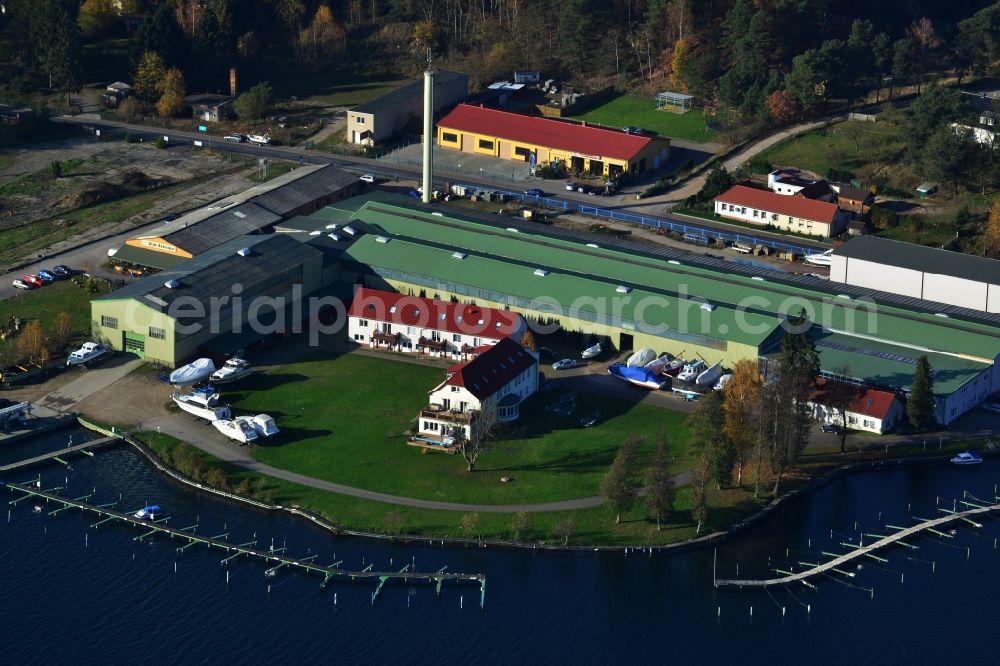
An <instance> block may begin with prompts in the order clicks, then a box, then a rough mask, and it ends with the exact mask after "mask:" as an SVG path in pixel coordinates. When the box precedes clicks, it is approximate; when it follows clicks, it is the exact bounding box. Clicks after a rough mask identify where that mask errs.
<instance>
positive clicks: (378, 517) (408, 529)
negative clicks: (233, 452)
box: [139, 432, 762, 546]
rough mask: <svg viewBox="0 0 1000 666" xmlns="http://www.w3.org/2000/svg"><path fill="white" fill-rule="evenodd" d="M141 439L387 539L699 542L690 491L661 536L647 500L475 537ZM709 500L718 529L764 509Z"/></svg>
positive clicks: (502, 517)
mask: <svg viewBox="0 0 1000 666" xmlns="http://www.w3.org/2000/svg"><path fill="white" fill-rule="evenodd" d="M139 436H140V438H141V439H143V440H144V441H145V442H146V443H147V444H149V445H150V447H151V448H152V449H153V450H154V451H155V452H156V453H157V455H159V456H160V457H161V458H163V459H164V461H165V462H166V463H167V464H169V465H171V466H172V467H174V468H176V469H179V470H180V471H181V472H182V473H184V474H186V475H188V476H193V477H197V478H198V479H199V480H201V481H205V482H208V483H210V484H211V485H217V486H218V485H221V484H224V487H226V488H227V489H230V490H233V491H235V492H237V493H238V494H242V495H247V496H252V497H256V498H257V499H261V500H264V501H267V502H271V503H279V504H282V505H283V506H300V507H303V508H306V509H309V510H310V511H313V512H315V513H318V514H320V515H322V516H323V517H325V518H326V519H327V520H329V521H330V522H332V523H333V524H335V525H337V526H338V527H341V528H344V529H350V530H358V531H363V532H374V533H383V534H384V533H386V532H388V531H389V529H388V526H389V522H390V521H389V520H387V515H388V514H390V513H396V512H398V515H399V517H400V519H401V522H400V523H399V524H398V525H399V527H398V530H399V531H400V532H401V533H402V534H404V535H422V536H434V537H465V538H475V537H482V538H485V539H491V540H504V541H510V540H519V541H524V542H533V543H549V544H556V543H562V538H561V537H559V536H556V530H555V525H556V524H558V523H560V522H562V521H565V520H566V519H568V518H571V519H572V520H573V522H574V523H575V528H574V530H573V536H571V537H570V540H569V545H571V546H572V545H598V544H600V545H609V546H630V545H644V544H664V543H672V542H676V541H681V540H684V539H690V538H692V537H693V536H695V530H694V524H693V523H692V522H691V518H690V492H689V491H688V489H686V488H683V489H681V490H680V491H679V492H678V497H677V501H676V504H675V511H674V512H673V513H672V514H671V515H670V517H669V519H668V520H666V521H664V523H663V525H662V530H661V531H657V530H656V527H655V525H654V523H653V522H652V521H650V520H648V519H646V518H645V510H644V507H643V506H642V502H641V500H640V502H639V504H638V505H637V506H636V507H635V508H634V509H633V510H632V511H631V512H630V513H628V514H626V515H625V516H623V518H622V522H621V524H615V515H614V512H613V511H612V510H611V509H610V508H608V507H607V506H601V507H597V508H594V509H583V510H579V511H559V512H542V513H531V514H527V519H526V525H525V527H524V528H523V529H522V530H520V532H519V534H516V535H515V534H514V533H513V529H512V523H513V520H514V514H512V513H483V514H480V519H481V523H482V525H481V528H480V529H479V530H477V532H478V533H477V534H469V533H466V532H464V531H463V530H462V527H461V526H462V518H463V516H464V515H465V514H463V513H461V512H458V511H430V510H426V509H413V508H409V507H403V506H396V505H391V504H383V503H381V502H373V501H370V500H362V499H356V498H353V497H347V496H345V495H337V494H334V493H328V492H324V491H321V490H316V489H314V488H309V487H306V486H301V485H298V484H295V483H290V482H287V481H282V480H280V479H274V478H272V477H267V476H262V475H260V474H257V473H255V472H250V471H248V470H245V469H242V468H238V467H235V466H233V465H230V464H227V463H224V462H222V461H220V460H218V459H216V458H213V457H212V456H210V455H209V454H207V453H204V452H202V451H200V450H198V449H195V448H194V447H192V446H190V445H188V444H185V443H183V442H179V441H178V440H176V439H173V438H171V437H169V436H167V435H160V434H158V433H151V432H144V433H140V435H139ZM425 457H426V456H425ZM213 469H218V470H220V471H221V474H218V473H214V472H212V470H213ZM213 476H214V478H213ZM220 482H221V483H220ZM709 496H710V502H711V504H712V509H711V511H710V513H709V524H708V530H710V531H711V530H715V529H721V528H723V527H725V526H728V525H731V524H732V523H734V522H736V521H738V520H740V519H742V518H744V517H746V516H747V515H748V514H749V513H751V512H753V511H755V510H756V509H758V508H759V507H760V506H761V505H762V502H760V501H756V500H754V499H753V494H752V493H751V492H749V491H747V490H725V491H721V492H719V491H716V490H715V489H714V487H713V488H710V489H709ZM393 531H394V532H395V531H396V530H393Z"/></svg>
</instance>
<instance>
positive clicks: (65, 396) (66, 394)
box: [36, 354, 143, 413]
mask: <svg viewBox="0 0 1000 666" xmlns="http://www.w3.org/2000/svg"><path fill="white" fill-rule="evenodd" d="M142 363H143V362H142V359H140V358H138V357H136V356H133V355H131V354H117V355H115V356H114V357H112V358H111V359H109V360H108V361H106V362H105V363H102V364H101V365H98V366H95V367H92V368H72V369H69V370H66V372H75V373H79V377H77V378H76V379H74V380H73V381H71V382H69V383H68V384H65V385H63V386H61V387H60V388H58V389H56V390H55V391H52V392H51V393H49V394H48V395H45V396H43V397H41V398H39V399H38V400H37V401H36V402H37V403H38V404H40V405H44V406H46V407H48V408H49V409H53V410H55V411H57V412H64V413H65V412H69V411H71V410H72V408H73V407H75V406H76V405H77V403H80V402H82V401H83V400H84V399H86V398H89V397H90V396H92V395H93V394H95V393H97V392H98V391H100V390H102V389H105V388H107V387H109V386H111V385H112V384H114V383H115V382H117V381H118V380H119V379H121V378H122V377H124V376H125V375H127V374H129V373H130V372H132V371H133V370H135V369H136V368H138V367H139V366H140V365H142Z"/></svg>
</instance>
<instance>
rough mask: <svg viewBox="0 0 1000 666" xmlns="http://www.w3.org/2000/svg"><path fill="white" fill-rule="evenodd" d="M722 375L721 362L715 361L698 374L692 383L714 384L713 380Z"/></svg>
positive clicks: (700, 384)
mask: <svg viewBox="0 0 1000 666" xmlns="http://www.w3.org/2000/svg"><path fill="white" fill-rule="evenodd" d="M721 376H722V363H716V364H715V365H713V366H712V367H710V368H708V369H707V370H705V371H704V372H702V373H701V374H699V375H698V377H697V379H695V380H694V383H695V384H697V385H698V386H715V382H716V381H717V380H718V379H719V377H721Z"/></svg>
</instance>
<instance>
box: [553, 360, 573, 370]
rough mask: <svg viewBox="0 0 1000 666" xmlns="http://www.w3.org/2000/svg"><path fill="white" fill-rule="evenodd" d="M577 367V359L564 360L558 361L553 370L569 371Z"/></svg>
mask: <svg viewBox="0 0 1000 666" xmlns="http://www.w3.org/2000/svg"><path fill="white" fill-rule="evenodd" d="M575 367H576V359H572V358H564V359H563V360H561V361H556V362H555V363H553V364H552V369H553V370H569V369H570V368H575Z"/></svg>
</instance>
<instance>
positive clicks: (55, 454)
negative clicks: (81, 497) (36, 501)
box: [0, 437, 122, 472]
mask: <svg viewBox="0 0 1000 666" xmlns="http://www.w3.org/2000/svg"><path fill="white" fill-rule="evenodd" d="M120 441H122V440H121V437H102V438H101V439H92V440H90V441H89V442H83V443H82V444H74V445H73V446H67V447H66V448H63V449H56V450H55V451H52V452H50V453H45V454H42V455H40V456H35V457H34V458H27V459H25V460H19V461H17V462H15V463H10V464H9V465H0V472H11V471H13V470H16V469H24V468H25V467H31V466H32V465H38V464H40V463H43V462H48V461H49V460H55V461H57V462H61V463H63V464H64V465H65V464H68V463H66V461H65V460H63V459H62V456H64V455H66V454H68V453H83V454H86V455H90V456H92V455H93V454H92V453H91V452H90V449H96V448H100V447H102V446H108V445H109V444H114V443H116V442H120Z"/></svg>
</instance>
